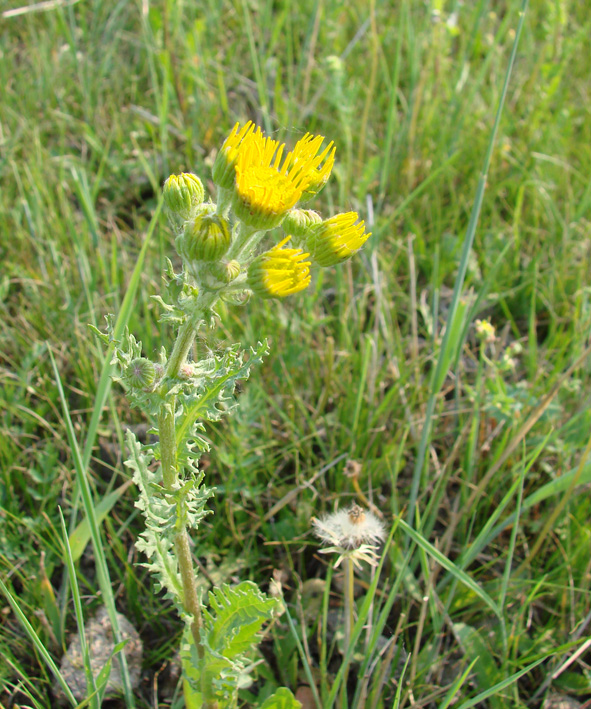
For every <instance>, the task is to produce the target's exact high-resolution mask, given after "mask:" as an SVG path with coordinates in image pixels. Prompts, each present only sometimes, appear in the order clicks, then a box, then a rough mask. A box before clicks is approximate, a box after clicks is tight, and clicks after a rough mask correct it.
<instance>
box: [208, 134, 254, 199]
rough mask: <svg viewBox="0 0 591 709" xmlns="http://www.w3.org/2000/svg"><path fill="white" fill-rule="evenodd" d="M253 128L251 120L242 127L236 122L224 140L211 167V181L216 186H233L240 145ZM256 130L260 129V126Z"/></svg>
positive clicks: (229, 187)
mask: <svg viewBox="0 0 591 709" xmlns="http://www.w3.org/2000/svg"><path fill="white" fill-rule="evenodd" d="M254 129H255V125H254V123H253V122H252V121H248V123H246V124H245V125H243V126H242V128H240V123H236V125H235V126H234V128H232V132H231V133H230V135H229V136H228V137H227V138H226V140H224V143H223V145H222V147H221V148H220V151H219V153H218V154H217V156H216V159H215V162H214V164H213V168H212V177H213V181H214V183H215V184H216V185H217V186H218V187H221V188H222V189H225V190H231V189H232V188H233V187H234V179H235V176H236V160H237V159H238V152H239V150H240V146H241V145H242V141H243V140H244V139H245V138H247V137H248V136H249V135H250V134H251V133H252V132H253V130H254ZM257 130H258V131H260V128H258V129H257Z"/></svg>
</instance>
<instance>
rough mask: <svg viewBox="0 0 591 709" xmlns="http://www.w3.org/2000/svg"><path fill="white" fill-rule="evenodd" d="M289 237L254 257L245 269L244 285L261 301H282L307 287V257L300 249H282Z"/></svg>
mask: <svg viewBox="0 0 591 709" xmlns="http://www.w3.org/2000/svg"><path fill="white" fill-rule="evenodd" d="M288 241H289V236H288V237H287V238H286V239H284V240H283V241H282V242H281V243H280V244H278V245H277V246H275V247H274V248H272V249H271V250H270V251H266V252H265V253H263V254H261V255H260V256H258V257H257V258H256V259H255V260H254V261H253V262H252V263H251V264H250V267H249V269H248V285H249V286H250V288H251V289H252V290H253V292H254V293H256V294H257V295H260V296H261V297H262V298H284V297H285V296H287V295H293V294H294V293H299V292H300V291H302V290H304V288H307V286H308V285H310V269H309V266H310V262H309V261H304V259H306V258H307V257H308V256H309V254H305V253H304V252H303V251H302V250H301V249H284V248H283V247H284V246H285V244H286V243H287V242H288Z"/></svg>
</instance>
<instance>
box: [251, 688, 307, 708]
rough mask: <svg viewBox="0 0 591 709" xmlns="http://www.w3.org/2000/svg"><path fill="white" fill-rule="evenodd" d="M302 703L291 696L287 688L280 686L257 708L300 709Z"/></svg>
mask: <svg viewBox="0 0 591 709" xmlns="http://www.w3.org/2000/svg"><path fill="white" fill-rule="evenodd" d="M301 707H302V703H301V702H298V700H297V699H296V698H295V697H294V696H293V694H292V693H291V692H290V690H289V689H287V688H286V687H281V688H280V689H278V690H277V691H276V692H275V694H272V695H271V696H270V697H267V699H266V700H265V701H264V702H263V703H262V704H261V706H260V707H259V709H301Z"/></svg>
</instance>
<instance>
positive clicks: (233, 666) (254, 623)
mask: <svg viewBox="0 0 591 709" xmlns="http://www.w3.org/2000/svg"><path fill="white" fill-rule="evenodd" d="M209 601H210V607H209V609H208V610H204V612H203V635H202V638H203V641H202V648H201V649H202V652H203V656H202V657H200V656H199V653H198V652H197V648H196V647H195V644H194V643H193V641H192V637H191V634H190V633H189V632H188V631H187V632H185V640H184V643H183V647H182V650H181V656H182V660H183V670H184V673H185V677H186V679H187V680H188V681H189V683H190V684H191V687H192V689H193V690H194V691H195V692H196V693H197V695H196V696H198V697H201V694H200V692H201V690H202V687H203V688H204V690H205V692H206V695H207V696H206V697H204V698H203V699H204V700H207V701H209V702H214V701H215V702H221V704H220V706H229V704H228V702H231V701H232V700H233V699H234V698H235V697H236V694H237V691H238V689H239V688H241V687H248V686H249V685H250V684H251V682H252V680H251V678H250V670H251V667H250V665H249V663H248V658H247V655H248V653H249V652H250V651H251V650H254V648H255V647H256V645H257V642H258V639H259V633H260V631H261V628H262V626H263V624H264V623H265V622H267V621H268V620H271V618H272V617H273V615H274V613H275V612H276V610H277V609H278V607H279V602H278V601H277V600H276V599H274V598H267V597H266V596H265V595H264V594H263V593H262V592H261V591H260V590H259V588H258V587H257V586H256V584H254V583H253V582H252V581H244V582H242V583H240V584H239V585H238V586H235V587H230V586H228V585H227V584H224V585H223V586H221V587H220V588H216V589H215V590H214V591H212V592H210V594H209Z"/></svg>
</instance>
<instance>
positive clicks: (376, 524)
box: [313, 505, 386, 549]
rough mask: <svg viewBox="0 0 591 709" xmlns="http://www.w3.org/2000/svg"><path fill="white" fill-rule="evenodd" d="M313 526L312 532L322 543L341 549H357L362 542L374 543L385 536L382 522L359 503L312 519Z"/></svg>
mask: <svg viewBox="0 0 591 709" xmlns="http://www.w3.org/2000/svg"><path fill="white" fill-rule="evenodd" d="M313 526H314V534H315V535H316V536H317V537H318V538H319V539H320V541H321V542H322V543H323V544H328V545H331V546H335V547H340V548H342V549H358V548H359V547H360V546H361V545H363V544H376V543H379V542H382V541H384V539H385V538H386V530H385V529H384V525H383V524H382V522H380V520H379V519H378V518H377V517H376V516H375V515H374V514H373V513H372V512H369V511H368V510H364V509H363V508H362V507H359V505H353V506H352V507H350V508H349V509H346V510H337V512H333V514H330V515H326V516H325V517H323V518H322V519H314V520H313Z"/></svg>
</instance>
